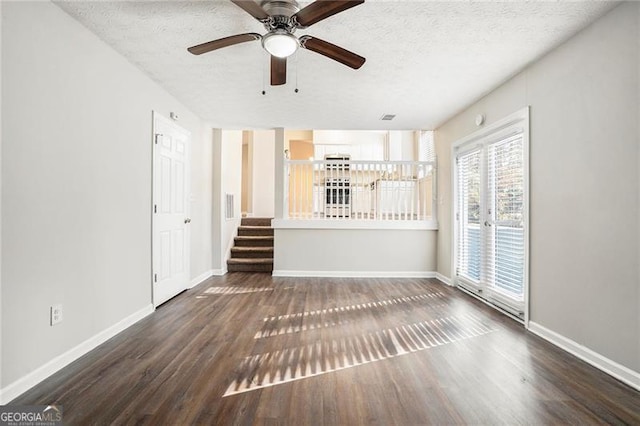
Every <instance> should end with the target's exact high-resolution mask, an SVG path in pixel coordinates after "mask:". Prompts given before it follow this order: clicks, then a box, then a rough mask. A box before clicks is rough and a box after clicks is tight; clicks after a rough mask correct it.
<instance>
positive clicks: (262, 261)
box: [227, 257, 273, 264]
mask: <svg viewBox="0 0 640 426" xmlns="http://www.w3.org/2000/svg"><path fill="white" fill-rule="evenodd" d="M227 262H228V263H229V264H233V263H235V264H252V263H257V264H269V263H273V259H272V258H261V257H256V258H236V257H232V258H231V259H229V260H227Z"/></svg>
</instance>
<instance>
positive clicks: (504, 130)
mask: <svg viewBox="0 0 640 426" xmlns="http://www.w3.org/2000/svg"><path fill="white" fill-rule="evenodd" d="M515 126H519V127H521V129H522V138H523V149H524V164H523V165H524V200H525V209H524V212H523V215H524V228H525V232H524V321H523V322H524V325H525V327H526V328H529V309H530V306H529V229H530V228H529V205H530V204H529V200H530V198H529V138H530V135H529V131H530V130H529V107H528V106H527V107H525V108H522V109H521V110H519V111H516V112H514V113H513V114H511V115H509V116H507V117H505V118H503V119H501V120H498V121H497V122H495V123H493V124H490V125H487V126H486V127H483V128H481V129H479V130H477V131H475V132H473V133H472V134H470V135H468V136H466V137H464V138H462V139H459V140H457V141H455V142H454V143H453V144H452V145H451V188H452V197H451V204H452V209H451V224H452V226H451V237H452V240H451V242H452V245H451V251H452V256H451V272H452V273H451V275H452V279H451V281H452V284H453V285H454V286H456V287H457V286H458V283H457V281H458V279H457V274H456V265H457V264H458V248H457V247H458V221H457V220H456V216H457V214H458V202H457V201H458V185H457V176H458V170H457V165H456V157H457V155H458V154H459V152H464V151H466V150H467V149H465V148H469V147H471V146H472V145H476V144H481V143H487V142H486V141H485V140H486V139H488V140H490V141H491V140H495V139H496V138H502V137H504V135H505V134H508V133H509V131H510V129H512V128H513V127H515ZM489 143H490V142H489ZM485 174H486V173H485ZM485 183H486V182H485ZM482 300H483V301H484V299H482ZM487 303H489V302H487ZM492 306H493V305H492ZM498 307H499V306H498ZM514 318H515V317H514Z"/></svg>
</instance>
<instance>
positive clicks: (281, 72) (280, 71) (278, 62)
mask: <svg viewBox="0 0 640 426" xmlns="http://www.w3.org/2000/svg"><path fill="white" fill-rule="evenodd" d="M286 82H287V58H278V57H277V56H273V55H271V85H272V86H281V85H283V84H285V83H286Z"/></svg>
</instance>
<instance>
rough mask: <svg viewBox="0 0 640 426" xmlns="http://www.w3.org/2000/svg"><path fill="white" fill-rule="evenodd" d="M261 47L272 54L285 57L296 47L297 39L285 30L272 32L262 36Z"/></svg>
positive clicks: (291, 53)
mask: <svg viewBox="0 0 640 426" xmlns="http://www.w3.org/2000/svg"><path fill="white" fill-rule="evenodd" d="M262 47H264V49H265V50H266V51H267V52H269V54H271V55H273V56H277V57H278V58H286V57H288V56H291V55H293V53H294V52H295V51H296V50H297V49H298V39H296V37H295V36H294V35H293V34H290V33H287V32H273V33H269V34H267V35H265V36H264V37H263V38H262Z"/></svg>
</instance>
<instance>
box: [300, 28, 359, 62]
mask: <svg viewBox="0 0 640 426" xmlns="http://www.w3.org/2000/svg"><path fill="white" fill-rule="evenodd" d="M299 40H300V46H302V47H303V48H305V49H307V50H311V51H312V52H316V53H319V54H321V55H324V56H326V57H327V58H330V59H333V60H334V61H338V62H340V63H341V64H344V65H346V66H348V67H351V68H353V69H354V70H357V69H358V68H360V67H361V66H362V65H363V64H364V62H365V61H366V59H365V58H363V57H362V56H360V55H357V54H355V53H353V52H350V51H348V50H347V49H343V48H342V47H340V46H336V45H335V44H331V43H329V42H328V41H324V40H320V39H319V38H315V37H311V36H308V35H305V36H302V37H300V39H299Z"/></svg>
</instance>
